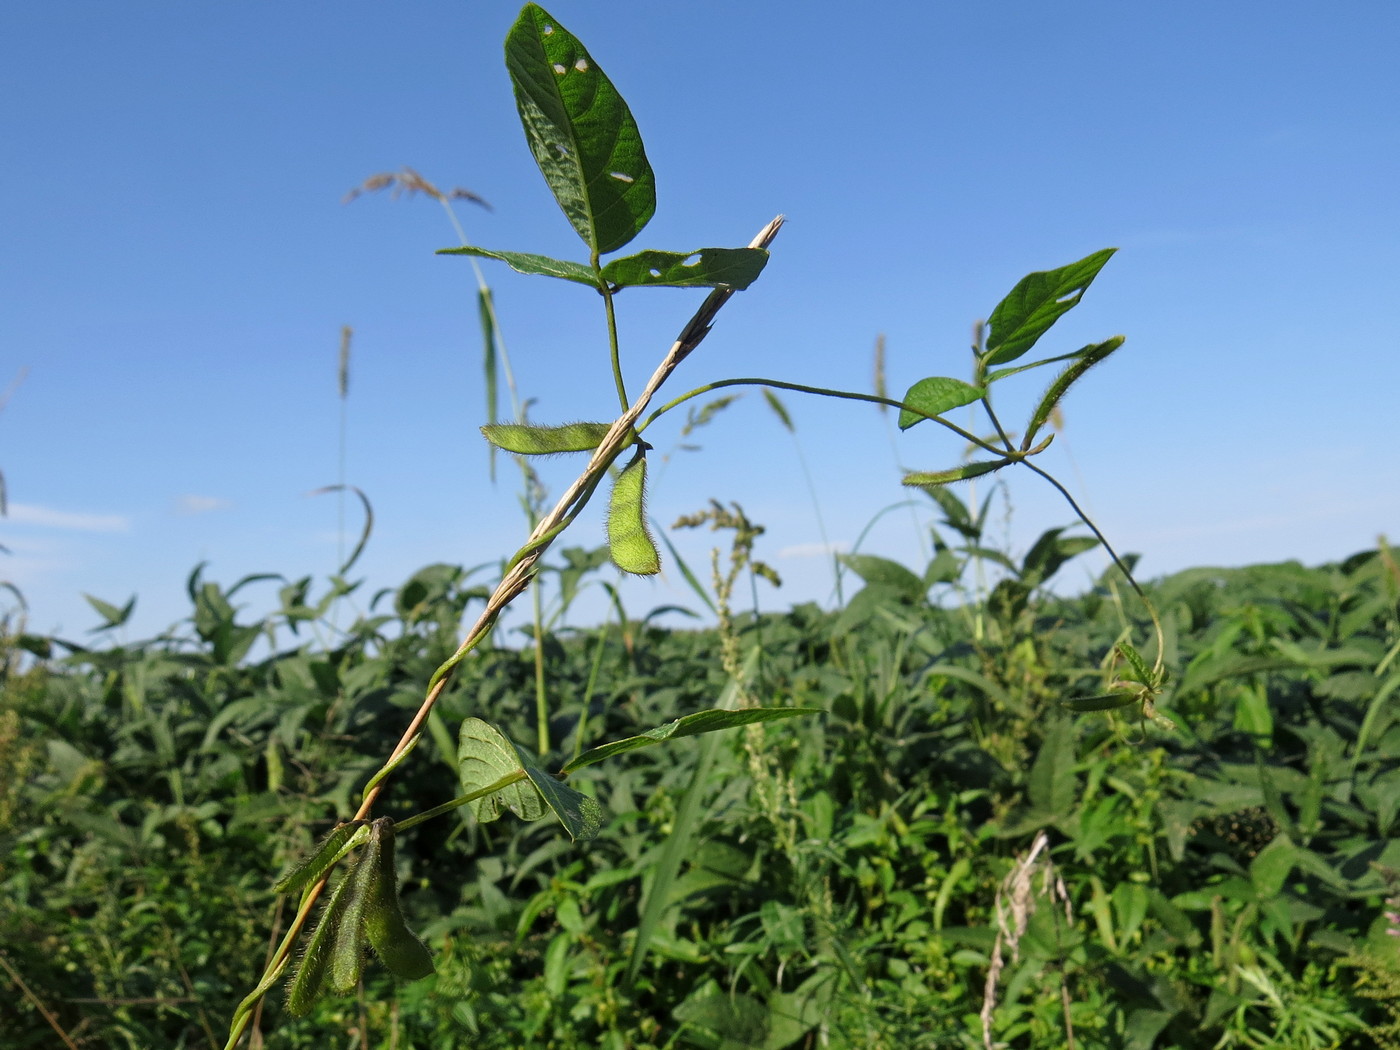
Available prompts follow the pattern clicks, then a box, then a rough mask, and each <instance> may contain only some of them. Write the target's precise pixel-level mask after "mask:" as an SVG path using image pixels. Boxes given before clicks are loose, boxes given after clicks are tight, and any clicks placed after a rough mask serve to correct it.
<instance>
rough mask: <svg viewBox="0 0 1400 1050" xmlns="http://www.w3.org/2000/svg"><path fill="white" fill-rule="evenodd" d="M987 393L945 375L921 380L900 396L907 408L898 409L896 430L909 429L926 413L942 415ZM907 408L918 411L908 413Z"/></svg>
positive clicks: (924, 417) (925, 417)
mask: <svg viewBox="0 0 1400 1050" xmlns="http://www.w3.org/2000/svg"><path fill="white" fill-rule="evenodd" d="M986 395H987V392H986V391H985V390H983V389H982V388H981V387H976V386H969V385H968V384H967V383H964V382H963V381H962V380H961V379H949V378H947V377H946V376H929V377H928V378H927V379H920V380H919V381H918V382H917V383H915V384H914V385H913V386H911V387H910V388H909V391H908V392H907V393H906V394H905V395H904V397H903V401H904V403H905V404H906V405H908V406H910V407H909V408H901V409H900V410H899V429H900V430H908V429H909V428H910V427H912V426H913V425H914V424H915V423H920V422H923V420H925V419H927V418H928V417H929V416H941V415H942V414H943V413H944V412H947V411H948V410H949V409H950V408H959V407H961V406H962V405H970V404H972V402H974V401H976V400H977V399H978V398H980V397H985V396H986ZM910 408H915V409H918V411H917V412H911V411H910Z"/></svg>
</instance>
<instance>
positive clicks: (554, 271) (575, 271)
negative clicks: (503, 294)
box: [437, 246, 598, 288]
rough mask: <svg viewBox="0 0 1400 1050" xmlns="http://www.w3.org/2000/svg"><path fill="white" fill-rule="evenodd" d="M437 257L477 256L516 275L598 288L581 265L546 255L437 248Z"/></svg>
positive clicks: (478, 249)
mask: <svg viewBox="0 0 1400 1050" xmlns="http://www.w3.org/2000/svg"><path fill="white" fill-rule="evenodd" d="M437 254H438V255H479V256H481V257H482V258H484V259H499V260H500V261H501V262H503V263H505V264H506V265H508V266H509V267H510V268H511V269H512V270H514V271H515V272H516V273H524V274H530V275H532V276H539V277H558V278H560V279H561V280H565V281H576V282H577V283H579V284H586V285H588V286H589V287H590V288H597V287H598V278H597V277H596V276H594V273H593V271H592V270H591V269H589V268H588V267H587V266H585V265H584V264H583V263H576V262H569V261H568V260H567V259H551V258H550V257H549V256H547V255H535V254H533V253H532V252H493V251H488V250H487V249H485V248H476V247H473V246H464V247H461V248H439V249H438V251H437Z"/></svg>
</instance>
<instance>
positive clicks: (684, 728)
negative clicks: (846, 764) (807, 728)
mask: <svg viewBox="0 0 1400 1050" xmlns="http://www.w3.org/2000/svg"><path fill="white" fill-rule="evenodd" d="M821 713H822V712H821V710H820V709H818V708H815V707H746V708H742V709H739V710H728V709H721V708H714V709H711V710H709V711H696V712H695V713H694V714H689V715H685V716H683V717H681V718H677V719H676V720H675V721H672V722H667V723H666V724H665V725H660V726H657V727H656V728H655V729H648V730H647V731H646V732H645V733H640V734H638V735H637V736H629V737H627V738H626V739H624V740H614V741H613V742H612V743H609V744H603V745H602V746H600V747H595V748H592V749H590V750H588V751H585V752H584V753H583V754H581V755H579V756H578V758H576V759H574V760H573V761H572V762H570V763H569V764H568V765H566V766H565V767H564V769H563V772H565V773H572V772H573V771H574V770H576V769H582V768H583V767H584V766H591V765H593V764H594V763H595V762H601V761H603V760H604V759H605V758H611V757H613V756H614V755H621V754H624V753H625V752H628V751H636V750H637V749H638V748H642V747H651V746H652V745H653V744H659V743H661V742H662V741H663V740H679V739H680V738H681V737H687V736H696V735H698V734H700V733H713V732H715V731H716V730H720V729H733V728H735V727H736V726H746V725H753V724H754V723H755V722H771V721H773V720H774V719H778V718H795V717H797V716H798V715H816V714H821Z"/></svg>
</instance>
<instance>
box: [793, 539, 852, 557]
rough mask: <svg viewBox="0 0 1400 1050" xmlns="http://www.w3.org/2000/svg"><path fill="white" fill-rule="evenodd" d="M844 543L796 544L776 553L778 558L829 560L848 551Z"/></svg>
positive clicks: (846, 544) (847, 545) (847, 546)
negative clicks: (832, 556)
mask: <svg viewBox="0 0 1400 1050" xmlns="http://www.w3.org/2000/svg"><path fill="white" fill-rule="evenodd" d="M850 546H851V545H850V544H849V543H845V542H844V541H839V540H838V541H837V542H836V543H797V544H794V545H793V546H791V547H784V548H783V549H782V550H780V551H778V557H779V558H829V557H831V555H833V554H840V553H842V552H843V551H846V550H849V549H850Z"/></svg>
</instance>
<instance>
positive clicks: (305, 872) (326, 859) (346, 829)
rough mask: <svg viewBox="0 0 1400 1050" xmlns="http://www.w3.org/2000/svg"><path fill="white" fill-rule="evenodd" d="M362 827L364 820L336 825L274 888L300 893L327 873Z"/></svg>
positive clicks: (284, 891) (282, 891)
mask: <svg viewBox="0 0 1400 1050" xmlns="http://www.w3.org/2000/svg"><path fill="white" fill-rule="evenodd" d="M362 827H364V821H362V820H352V821H350V822H348V823H346V824H338V825H336V827H334V828H333V829H331V832H330V834H328V835H327V836H326V837H325V838H323V839H322V840H321V841H320V842H319V843H318V844H317V846H316V850H315V852H313V853H312V854H311V855H310V856H309V857H307V858H306V859H305V860H303V861H302V862H301V863H300V864H298V865H297V866H296V867H294V868H293V869H292V870H291V871H289V872H287V874H286V875H283V876H282V878H281V879H279V880H278V881H277V884H276V885H275V886H273V887H272V888H273V889H274V890H275V891H276V892H278V893H300V892H301V891H302V890H304V889H305V888H306V887H307V886H310V885H311V884H312V883H313V882H315V881H316V880H317V879H319V878H320V877H321V876H322V875H324V874H325V873H326V869H327V868H329V867H330V866H331V862H332V861H334V860H335V858H336V857H337V856H338V855H339V854H340V851H341V849H343V848H344V846H345V844H346V843H347V842H349V841H350V836H351V835H353V834H355V832H356V831H358V830H359V829H360V828H362Z"/></svg>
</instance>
